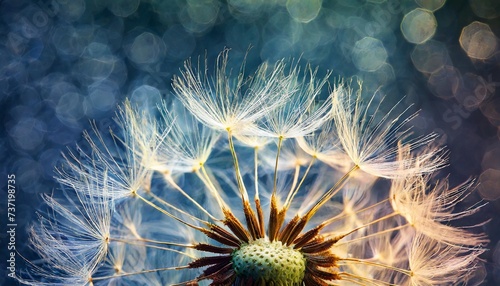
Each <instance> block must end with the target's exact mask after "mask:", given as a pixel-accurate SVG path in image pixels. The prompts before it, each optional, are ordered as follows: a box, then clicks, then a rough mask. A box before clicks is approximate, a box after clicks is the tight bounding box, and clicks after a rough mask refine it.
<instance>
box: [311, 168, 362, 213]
mask: <svg viewBox="0 0 500 286" xmlns="http://www.w3.org/2000/svg"><path fill="white" fill-rule="evenodd" d="M358 169H359V166H358V165H355V166H354V167H352V168H351V170H349V171H348V172H347V173H346V174H345V175H344V176H342V178H340V180H338V181H337V182H336V183H335V185H334V186H333V187H331V188H330V189H329V190H328V191H327V192H326V193H325V194H324V195H323V196H321V198H320V199H319V201H318V202H317V203H316V204H315V205H314V206H313V207H312V208H311V209H310V210H309V211H308V212H307V213H306V215H305V217H306V219H307V220H309V219H310V218H311V217H312V216H313V215H314V214H315V213H316V212H317V211H318V210H319V209H320V208H321V206H323V205H324V204H325V203H326V202H328V201H329V200H330V199H331V198H332V197H333V196H335V195H336V194H337V193H338V192H339V191H340V190H341V189H342V187H343V186H344V185H345V183H347V180H348V179H349V177H350V176H351V174H352V173H354V172H355V171H357V170H358Z"/></svg>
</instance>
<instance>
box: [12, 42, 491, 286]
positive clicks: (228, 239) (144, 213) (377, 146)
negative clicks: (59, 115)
mask: <svg viewBox="0 0 500 286" xmlns="http://www.w3.org/2000/svg"><path fill="white" fill-rule="evenodd" d="M227 61H228V51H224V52H223V53H221V54H220V55H219V58H218V60H217V62H216V67H215V71H214V73H213V75H211V73H210V72H209V71H208V70H207V68H206V66H207V65H206V63H205V65H204V67H201V66H202V64H198V66H193V64H192V63H191V61H187V62H186V65H185V68H184V69H183V70H182V71H181V75H180V76H177V77H174V79H173V89H174V92H175V94H176V96H177V99H176V100H173V101H172V102H170V103H168V104H167V103H165V102H162V104H160V105H158V107H157V108H158V112H151V113H147V112H150V111H147V112H145V111H141V110H140V109H139V108H138V107H137V106H134V105H133V104H132V103H130V102H128V101H126V102H125V103H124V105H123V106H122V108H121V110H120V111H119V113H118V115H117V122H118V126H119V129H117V130H111V131H110V134H109V136H106V135H105V134H101V133H99V132H97V130H96V128H94V130H93V132H86V133H85V134H84V137H85V139H86V144H88V146H89V147H90V148H88V150H87V151H84V150H86V149H85V148H82V147H77V148H76V150H75V151H72V152H71V151H70V152H69V153H68V154H67V155H65V158H66V161H65V165H64V166H63V167H60V168H59V172H58V173H59V176H58V180H59V182H60V183H61V184H62V186H63V188H64V189H67V190H68V191H71V192H72V195H65V196H63V197H62V198H57V199H56V198H53V197H52V196H47V197H46V204H47V205H48V207H49V209H51V212H52V215H48V216H47V217H44V218H41V219H40V223H39V225H38V226H36V227H33V231H32V234H31V237H32V238H31V243H32V245H33V248H34V249H35V250H36V251H37V252H38V253H39V255H40V258H42V265H37V263H33V265H32V266H33V267H32V274H33V275H34V276H37V278H38V280H40V281H36V279H31V278H30V279H21V278H20V281H22V282H23V283H26V284H31V285H40V284H41V285H125V284H132V285H137V284H139V285H165V284H168V285H200V284H201V285H206V284H210V285H214V286H221V285H271V284H272V285H387V284H396V285H417V286H420V285H435V284H450V283H455V282H456V281H460V282H464V283H465V282H466V281H468V280H470V279H471V278H470V277H472V276H471V275H470V273H471V271H472V269H474V267H476V263H477V259H478V256H479V255H480V254H482V253H483V252H484V248H483V245H484V244H485V243H487V242H488V240H487V238H486V237H485V236H484V235H483V234H481V233H480V231H479V230H476V228H479V227H480V226H482V223H479V224H476V225H470V226H455V223H456V222H457V220H459V219H462V218H466V217H469V216H471V215H474V214H475V213H477V212H478V211H479V210H480V209H481V207H482V206H483V204H482V203H481V202H478V203H476V204H473V205H472V206H471V207H469V208H467V209H465V210H459V209H456V206H457V205H458V204H459V203H460V202H461V201H463V200H464V199H465V198H467V197H468V196H469V194H470V193H471V190H472V188H473V186H474V181H473V180H469V181H466V182H465V183H463V184H461V185H458V186H455V187H450V186H449V184H448V183H447V181H446V180H439V181H438V180H436V179H435V177H434V176H433V175H431V174H432V173H434V172H435V171H438V170H439V169H441V168H442V167H443V166H444V165H445V164H446V159H445V157H446V154H445V153H444V154H443V152H442V147H440V146H436V145H435V144H433V142H434V140H435V138H436V137H435V136H434V135H428V136H423V137H417V138H412V137H411V136H410V135H409V127H407V125H411V120H412V118H414V117H416V116H418V115H417V114H407V111H408V109H407V110H406V111H404V112H403V113H400V114H397V113H396V110H397V108H396V107H390V108H389V112H387V113H385V114H380V113H382V112H381V106H382V105H383V104H385V102H384V101H380V102H376V101H375V95H374V96H373V97H372V98H371V99H369V100H368V102H365V103H363V101H362V99H361V96H360V94H361V83H359V84H360V87H359V89H356V88H353V87H352V86H351V85H349V83H348V82H343V81H340V82H338V83H336V84H335V85H334V86H333V92H331V93H329V94H327V95H325V96H324V95H322V93H323V87H324V86H327V83H328V80H329V75H330V74H329V73H328V74H327V75H326V76H325V77H319V76H318V74H317V69H313V68H311V67H310V66H307V65H306V67H305V68H302V67H300V66H299V64H298V63H296V62H295V63H294V62H291V63H290V62H289V61H286V60H282V61H278V62H277V63H276V64H274V65H273V64H270V63H263V64H262V65H260V66H259V67H258V68H257V70H256V71H255V72H253V73H250V75H248V76H247V75H245V73H246V72H245V67H244V64H243V65H242V68H241V70H240V71H239V72H238V73H233V72H232V71H231V70H229V69H228V67H227ZM400 104H401V103H400ZM156 113H157V114H156ZM451 222H453V224H452V223H451ZM480 278H481V277H479V278H477V279H480ZM38 282H40V283H38Z"/></svg>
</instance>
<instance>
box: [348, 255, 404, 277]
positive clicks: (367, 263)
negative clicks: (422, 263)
mask: <svg viewBox="0 0 500 286" xmlns="http://www.w3.org/2000/svg"><path fill="white" fill-rule="evenodd" d="M339 261H345V262H346V263H349V262H353V263H359V264H364V265H369V266H374V267H380V268H385V269H389V270H392V271H396V272H399V273H402V274H405V275H407V276H411V275H412V274H411V271H409V270H406V269H402V268H399V267H394V266H391V265H387V264H383V263H377V262H371V261H368V260H364V259H358V258H339Z"/></svg>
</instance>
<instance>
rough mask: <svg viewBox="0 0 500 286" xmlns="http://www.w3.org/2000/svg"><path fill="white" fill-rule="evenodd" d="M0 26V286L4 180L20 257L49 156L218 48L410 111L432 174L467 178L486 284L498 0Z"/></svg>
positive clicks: (88, 5) (495, 269) (99, 12)
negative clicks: (434, 157)
mask: <svg viewBox="0 0 500 286" xmlns="http://www.w3.org/2000/svg"><path fill="white" fill-rule="evenodd" d="M0 18H1V22H0V107H1V108H0V121H1V128H0V136H1V137H0V138H1V139H0V185H1V190H2V191H1V194H2V196H1V197H2V200H1V201H0V217H1V225H2V229H1V232H0V239H1V240H2V243H1V244H0V245H1V249H0V254H1V259H0V269H1V270H0V285H16V283H15V282H14V281H13V280H12V279H10V278H8V277H6V276H5V275H4V274H3V273H4V272H5V270H6V267H5V263H6V259H7V246H6V239H7V233H6V228H5V222H6V217H7V216H6V213H5V211H6V207H7V200H6V189H7V187H6V182H7V174H15V175H16V191H17V192H16V222H17V223H18V227H17V229H16V244H17V249H18V251H19V252H20V253H21V254H23V255H24V256H26V257H27V258H31V257H32V256H31V255H32V254H30V251H29V249H28V248H27V243H26V241H27V236H26V227H27V226H28V225H29V224H30V223H32V222H35V221H36V211H37V209H40V206H41V201H42V200H41V196H40V194H41V193H50V192H53V191H57V185H56V184H55V183H54V181H53V178H52V177H53V175H54V173H53V169H54V166H57V165H58V164H60V160H61V155H60V154H61V151H63V150H65V149H66V146H72V147H74V146H75V144H76V143H78V142H81V141H82V136H81V134H82V130H84V129H88V128H89V126H90V122H96V125H97V127H98V128H99V129H101V130H107V129H109V128H110V127H111V128H113V127H114V125H115V123H114V121H113V119H112V117H113V116H114V113H115V111H116V107H117V105H119V104H120V103H121V102H123V100H124V99H125V98H130V100H131V101H132V102H135V103H136V104H139V105H140V106H141V107H143V108H144V109H151V108H154V106H155V105H156V104H157V103H158V102H159V100H160V99H161V98H167V99H168V98H171V97H172V95H171V87H170V83H171V78H172V75H173V74H179V68H180V67H182V65H183V61H184V60H185V59H187V58H189V57H192V58H193V62H196V61H197V60H198V57H200V56H201V58H202V59H203V58H205V57H207V58H208V63H209V64H211V63H213V62H214V60H215V57H216V56H217V54H218V53H219V52H221V51H222V50H223V49H224V48H230V49H231V52H230V57H231V58H232V59H233V60H234V63H239V62H241V60H242V59H243V58H244V57H245V55H246V54H247V52H248V55H247V67H248V69H250V70H251V69H252V68H253V67H255V66H256V65H258V64H260V63H261V62H263V61H265V60H269V61H275V60H279V59H282V58H295V59H298V58H301V61H302V62H310V63H312V65H314V66H319V67H320V72H319V73H320V74H324V72H325V71H326V70H332V71H333V75H334V76H335V78H339V77H356V78H359V79H362V80H363V81H364V92H365V93H367V94H372V93H373V92H376V91H379V92H380V93H381V94H386V95H387V99H386V101H385V102H386V104H387V105H388V106H391V105H392V104H394V103H395V102H397V101H399V100H401V99H402V101H403V104H404V105H405V106H408V105H411V104H413V108H414V109H420V110H421V112H420V116H419V117H418V119H417V120H414V121H413V124H414V131H415V133H417V134H425V133H429V132H436V133H439V134H440V135H441V137H440V139H439V140H440V143H442V144H446V145H447V146H448V148H449V150H450V166H449V167H448V168H446V169H445V170H443V176H445V175H448V174H449V178H450V181H451V183H452V184H453V185H455V184H458V183H460V182H462V181H464V180H465V179H467V178H469V177H475V178H477V181H478V182H479V183H480V185H479V187H478V188H477V191H476V192H475V193H473V194H472V195H471V196H470V197H469V198H468V199H469V200H471V201H477V199H478V198H480V197H482V198H483V199H484V200H485V201H489V204H488V205H487V206H486V207H484V208H483V210H482V212H481V213H480V214H478V216H479V219H478V218H476V219H473V220H472V221H474V222H477V221H481V220H482V221H484V220H487V219H491V221H490V222H489V223H488V224H486V225H485V226H484V227H483V231H485V232H487V233H488V234H489V236H490V238H491V240H492V242H491V243H490V245H489V246H488V247H489V249H490V251H489V252H488V253H486V255H483V256H482V258H483V259H484V264H483V265H484V268H481V269H480V270H478V271H483V272H484V273H483V274H481V275H485V276H486V282H485V283H484V285H500V243H498V241H499V239H500V231H499V230H500V199H499V198H500V41H499V37H500V1H498V0H448V1H445V0H399V1H396V0H323V1H321V0H226V1H218V0H187V1H181V0H165V1H162V0H143V1H141V0H87V1H85V0H53V1H37V0H33V1H23V0H4V1H1V2H0ZM237 67H238V65H235V70H236V71H238V69H237ZM236 71H235V72H236ZM4 242H5V243H4ZM17 263H18V265H17V268H18V270H19V269H22V268H23V265H22V264H23V262H22V258H21V256H19V255H18V256H17Z"/></svg>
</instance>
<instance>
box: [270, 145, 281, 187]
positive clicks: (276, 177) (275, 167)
mask: <svg viewBox="0 0 500 286" xmlns="http://www.w3.org/2000/svg"><path fill="white" fill-rule="evenodd" d="M282 143H283V136H280V137H279V138H278V151H277V152H276V163H275V164H274V179H273V193H272V194H273V195H276V191H277V190H276V189H277V186H278V162H279V158H280V153H281V145H282Z"/></svg>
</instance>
